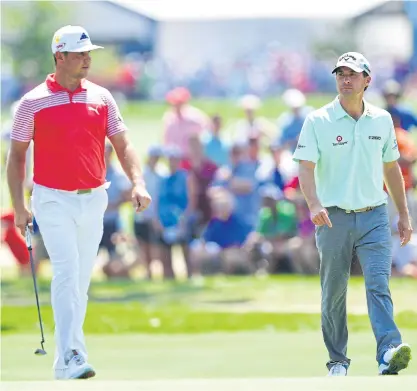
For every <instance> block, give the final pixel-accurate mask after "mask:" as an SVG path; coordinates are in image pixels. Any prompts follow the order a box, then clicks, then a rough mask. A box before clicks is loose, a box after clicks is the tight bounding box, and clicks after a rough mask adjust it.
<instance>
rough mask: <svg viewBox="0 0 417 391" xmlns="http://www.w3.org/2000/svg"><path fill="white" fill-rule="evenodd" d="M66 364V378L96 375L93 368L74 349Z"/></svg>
mask: <svg viewBox="0 0 417 391" xmlns="http://www.w3.org/2000/svg"><path fill="white" fill-rule="evenodd" d="M67 365H68V370H67V371H66V372H67V374H66V376H67V379H89V378H90V377H94V376H95V375H96V372H95V371H94V368H93V367H92V366H91V365H90V364H88V363H87V362H86V361H85V359H84V357H83V356H82V355H81V354H79V353H78V352H77V351H76V350H73V351H72V353H71V355H70V357H69V361H68V364H67Z"/></svg>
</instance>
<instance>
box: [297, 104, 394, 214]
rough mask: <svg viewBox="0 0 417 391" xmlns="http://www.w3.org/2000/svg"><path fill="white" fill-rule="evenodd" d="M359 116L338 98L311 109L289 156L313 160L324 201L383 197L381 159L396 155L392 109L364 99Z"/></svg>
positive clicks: (360, 202)
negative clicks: (351, 111) (343, 105)
mask: <svg viewBox="0 0 417 391" xmlns="http://www.w3.org/2000/svg"><path fill="white" fill-rule="evenodd" d="M364 105H365V108H364V112H363V114H362V116H361V117H360V118H359V120H358V121H356V120H354V119H353V118H352V117H350V116H349V115H348V114H347V113H346V111H345V110H344V109H343V107H342V106H341V105H340V102H339V98H336V99H335V100H334V101H333V102H331V103H329V104H327V105H326V106H324V107H322V108H320V109H318V110H316V111H314V112H312V113H310V114H309V115H308V116H307V118H306V120H305V122H304V125H303V128H302V130H301V134H300V137H299V140H298V145H297V148H296V150H295V152H294V155H293V159H294V160H295V161H297V162H299V161H300V160H308V161H311V162H313V163H316V167H315V171H314V176H315V181H316V188H317V196H318V198H319V200H320V202H321V204H322V205H323V206H324V207H330V206H338V207H339V208H342V209H361V208H365V207H367V206H378V205H382V204H384V203H386V202H387V198H388V197H387V194H386V193H385V191H384V189H383V187H384V172H383V163H386V162H392V161H395V160H397V159H398V158H399V157H400V154H399V151H398V146H397V140H396V137H395V131H394V124H393V122H392V119H391V116H390V114H389V113H388V112H387V111H386V110H383V109H380V108H378V107H375V106H373V105H371V104H369V103H367V102H366V101H364Z"/></svg>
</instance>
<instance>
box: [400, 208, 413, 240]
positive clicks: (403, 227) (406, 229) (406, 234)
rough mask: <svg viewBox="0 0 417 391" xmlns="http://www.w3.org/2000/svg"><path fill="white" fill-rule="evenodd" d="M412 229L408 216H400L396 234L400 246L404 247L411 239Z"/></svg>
mask: <svg viewBox="0 0 417 391" xmlns="http://www.w3.org/2000/svg"><path fill="white" fill-rule="evenodd" d="M412 232H413V227H412V226H411V221H410V217H409V216H408V215H404V216H400V218H399V220H398V233H399V234H400V240H401V246H405V245H406V244H407V243H408V242H409V241H410V239H411V234H412Z"/></svg>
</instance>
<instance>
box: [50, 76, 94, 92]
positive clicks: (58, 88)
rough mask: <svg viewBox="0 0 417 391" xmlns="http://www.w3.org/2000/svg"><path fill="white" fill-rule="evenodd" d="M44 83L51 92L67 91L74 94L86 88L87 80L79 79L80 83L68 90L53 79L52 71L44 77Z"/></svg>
mask: <svg viewBox="0 0 417 391" xmlns="http://www.w3.org/2000/svg"><path fill="white" fill-rule="evenodd" d="M45 83H46V85H47V87H48V88H49V89H50V90H51V91H52V92H60V91H67V92H70V93H71V94H74V93H77V92H80V91H85V90H87V80H86V79H81V84H80V86H79V87H78V88H77V89H76V90H75V91H69V90H68V89H66V88H64V87H62V86H61V84H59V83H58V82H57V81H56V80H55V74H54V73H51V74H50V75H48V76H47V77H46V80H45Z"/></svg>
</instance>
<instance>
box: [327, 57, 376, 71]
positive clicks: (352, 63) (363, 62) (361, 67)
mask: <svg viewBox="0 0 417 391" xmlns="http://www.w3.org/2000/svg"><path fill="white" fill-rule="evenodd" d="M339 67H348V68H350V69H352V70H353V71H355V72H366V73H367V74H368V75H370V74H371V65H370V64H369V61H368V60H367V59H366V58H365V56H364V55H363V54H360V53H357V52H347V53H344V54H342V55H341V56H340V57H339V59H338V60H337V64H336V66H335V67H334V69H333V72H332V73H335V72H336V70H337V68H339Z"/></svg>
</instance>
